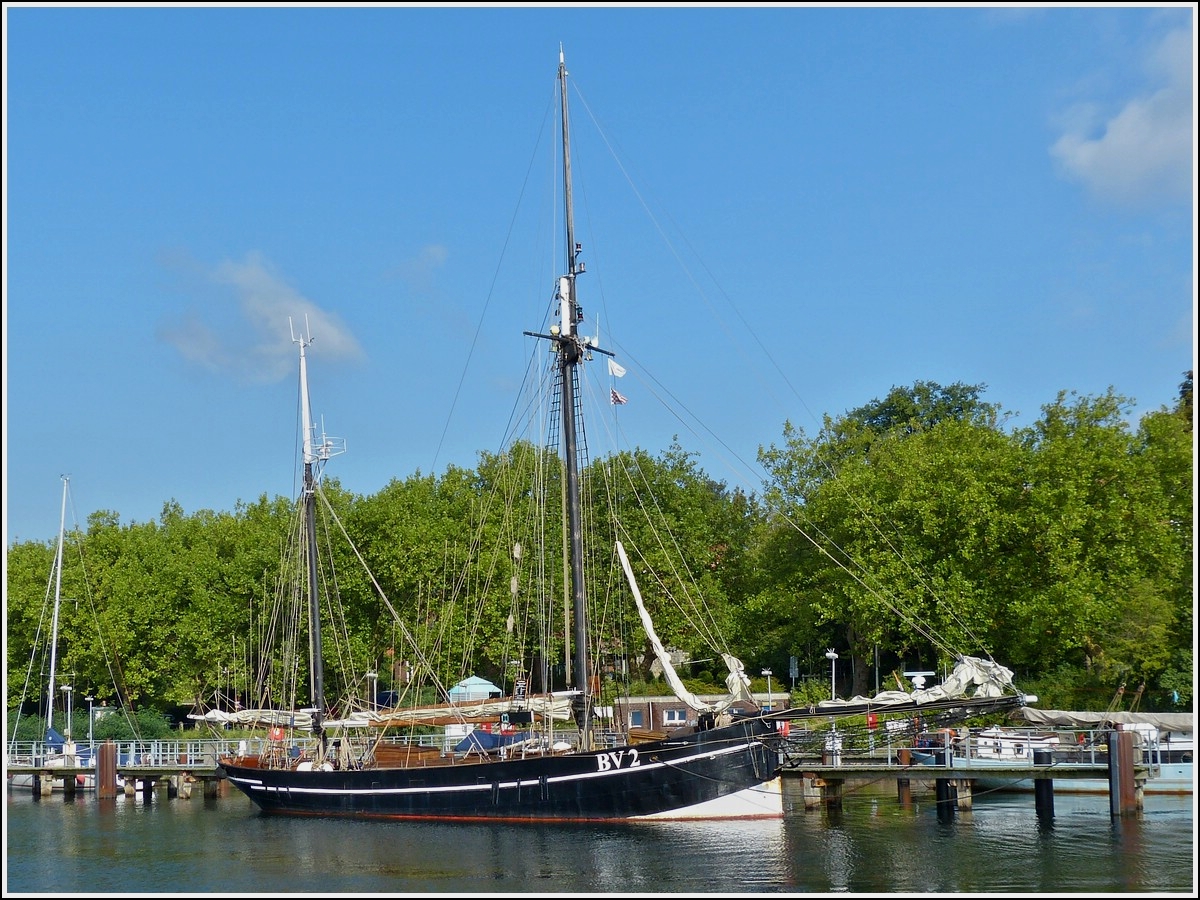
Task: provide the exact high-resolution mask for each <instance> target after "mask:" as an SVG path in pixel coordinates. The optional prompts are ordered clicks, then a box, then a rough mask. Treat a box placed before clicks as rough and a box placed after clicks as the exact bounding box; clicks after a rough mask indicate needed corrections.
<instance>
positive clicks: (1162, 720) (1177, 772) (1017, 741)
mask: <svg viewBox="0 0 1200 900" xmlns="http://www.w3.org/2000/svg"><path fill="white" fill-rule="evenodd" d="M1021 712H1022V714H1023V715H1024V716H1025V718H1026V719H1027V720H1029V721H1031V722H1037V723H1041V724H1042V725H1049V726H1052V727H1049V728H1047V727H1038V728H1022V727H1010V728H1005V727H999V726H992V727H990V728H985V729H976V730H971V731H969V732H966V733H963V732H954V733H952V734H950V735H938V736H934V735H930V736H928V737H927V739H926V740H925V741H924V743H926V744H927V746H925V747H919V749H916V750H914V759H915V760H916V761H917V762H919V763H921V764H924V765H928V766H933V767H938V766H941V767H947V758H946V745H947V744H948V745H949V748H950V758H949V765H948V767H949V768H956V769H964V770H965V769H970V770H972V772H973V777H974V781H975V789H976V790H977V791H1012V792H1022V793H1024V792H1033V791H1035V790H1036V785H1035V783H1034V779H1033V778H1032V777H1030V778H1023V777H1021V776H1020V775H1019V774H1014V772H1013V769H1014V768H1015V769H1020V768H1021V767H1023V766H1029V767H1032V766H1034V765H1041V764H1047V765H1051V766H1053V767H1054V790H1055V792H1060V793H1074V794H1107V793H1108V790H1109V784H1108V780H1107V779H1105V778H1098V777H1094V776H1089V777H1079V778H1071V777H1070V773H1071V769H1072V768H1080V767H1087V768H1089V769H1091V770H1093V771H1094V769H1095V767H1096V766H1107V765H1108V762H1109V753H1108V747H1109V741H1110V738H1111V736H1112V735H1113V734H1114V733H1116V732H1118V731H1131V732H1133V733H1134V735H1135V737H1134V750H1135V754H1136V761H1137V763H1138V764H1139V765H1144V766H1145V767H1146V774H1147V777H1146V780H1145V782H1144V784H1143V788H1142V789H1143V791H1144V792H1145V793H1147V794H1192V793H1194V790H1195V769H1194V750H1195V741H1194V735H1193V732H1192V716H1191V714H1190V713H1160V714H1155V713H1084V712H1064V711H1060V710H1037V709H1031V708H1029V707H1026V708H1023V709H1022V710H1021ZM1064 726H1069V727H1064ZM1035 754H1037V756H1036V758H1035ZM1042 754H1048V756H1045V755H1042ZM988 768H995V769H1003V770H1004V772H1003V773H1001V772H997V774H996V775H994V776H993V775H987V774H978V773H979V770H981V769H982V770H986V769H988Z"/></svg>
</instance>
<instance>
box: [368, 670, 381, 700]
mask: <svg viewBox="0 0 1200 900" xmlns="http://www.w3.org/2000/svg"><path fill="white" fill-rule="evenodd" d="M378 680H379V673H378V672H368V673H367V681H369V682H370V683H371V709H376V708H377V707H378V706H379V695H378V694H377V693H376V692H375V685H376V683H377V682H378Z"/></svg>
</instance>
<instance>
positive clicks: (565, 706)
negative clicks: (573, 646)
mask: <svg viewBox="0 0 1200 900" xmlns="http://www.w3.org/2000/svg"><path fill="white" fill-rule="evenodd" d="M577 693H578V692H577V691H555V692H554V693H553V694H549V695H534V696H531V697H526V698H525V699H523V700H520V701H517V700H513V698H511V697H496V698H494V699H490V700H477V701H476V700H464V701H462V702H459V703H451V704H448V705H444V706H420V707H414V708H412V709H381V710H379V711H378V712H354V713H351V714H350V716H349V717H348V719H347V721H346V723H345V724H355V723H360V724H364V725H367V724H369V725H374V726H382V727H386V726H389V725H411V724H420V723H421V722H424V721H427V720H429V719H431V718H455V719H458V720H460V721H463V722H470V721H471V720H472V719H493V718H496V717H498V716H501V715H503V714H505V713H512V712H532V713H536V714H537V715H539V716H542V717H543V718H547V719H557V720H558V721H562V722H565V721H567V720H568V719H570V718H571V698H572V697H574V696H575V695H576V694H577Z"/></svg>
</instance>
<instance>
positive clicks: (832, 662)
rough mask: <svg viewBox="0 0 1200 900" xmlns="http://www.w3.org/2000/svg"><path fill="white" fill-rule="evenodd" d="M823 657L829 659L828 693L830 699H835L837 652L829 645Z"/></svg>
mask: <svg viewBox="0 0 1200 900" xmlns="http://www.w3.org/2000/svg"><path fill="white" fill-rule="evenodd" d="M825 658H826V659H827V660H829V695H830V699H832V700H836V699H837V653H835V652H834V649H833V648H832V647H830V648H829V649H828V650H826V651H825Z"/></svg>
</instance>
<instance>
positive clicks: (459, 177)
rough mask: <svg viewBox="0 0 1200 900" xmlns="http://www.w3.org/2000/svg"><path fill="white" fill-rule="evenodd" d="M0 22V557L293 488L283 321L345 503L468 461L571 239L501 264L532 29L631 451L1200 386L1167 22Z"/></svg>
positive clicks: (537, 175)
mask: <svg viewBox="0 0 1200 900" xmlns="http://www.w3.org/2000/svg"><path fill="white" fill-rule="evenodd" d="M4 16H5V19H4V34H5V42H6V45H5V82H4V88H5V98H4V109H5V171H4V178H5V184H4V188H5V189H4V197H5V200H4V213H5V229H4V253H5V258H4V278H5V286H4V316H5V327H4V341H5V352H4V366H5V370H4V371H5V374H4V390H5V399H4V517H5V518H4V533H5V543H6V546H11V544H12V543H13V542H15V541H22V540H39V541H42V540H50V539H52V538H53V537H54V535H55V533H56V531H57V528H58V518H59V499H60V493H61V484H60V482H59V477H60V475H62V474H70V476H71V493H72V498H73V507H72V512H71V518H72V519H77V520H78V521H79V522H80V523H83V522H85V521H86V518H87V516H88V515H89V514H91V513H92V512H94V511H96V510H106V511H110V512H112V513H115V514H116V515H118V516H119V518H120V519H121V521H122V522H126V523H128V522H146V521H152V520H155V519H157V518H158V516H159V515H160V513H161V512H162V509H163V505H164V503H167V502H172V501H173V502H178V503H179V504H180V505H181V506H182V507H183V509H184V511H185V512H186V513H189V514H190V513H194V512H197V511H199V510H202V509H210V510H218V511H230V510H233V509H234V508H235V507H236V505H237V504H238V502H239V501H246V502H252V501H254V500H255V499H257V498H258V497H259V496H260V495H261V494H264V493H265V494H267V495H269V496H274V495H276V494H283V495H291V494H292V491H293V482H294V467H293V460H294V454H293V450H294V431H295V428H294V426H295V369H296V351H295V346H294V345H293V344H292V342H291V339H290V335H289V333H288V318H289V317H292V318H293V319H294V320H297V321H299V320H302V319H304V318H305V317H307V319H308V321H309V324H310V327H311V329H312V331H313V333H314V336H315V337H316V344H315V345H314V347H313V350H312V357H311V372H310V378H311V388H312V397H313V408H314V412H315V413H316V414H317V415H319V416H321V417H323V420H324V422H325V426H326V429H327V430H328V431H329V432H330V433H331V434H334V435H337V436H339V437H344V438H345V439H346V441H347V447H348V450H349V452H348V453H347V454H346V455H345V456H342V457H339V458H337V459H336V460H335V461H334V462H333V463H332V464H331V467H330V469H329V471H330V473H331V474H334V475H336V476H337V477H338V478H339V479H341V481H342V484H343V485H344V486H345V487H347V488H349V489H350V490H353V491H356V492H359V493H374V492H376V491H378V490H379V489H381V488H382V487H383V486H384V485H385V484H386V483H387V482H388V481H389V480H391V479H393V478H405V477H407V476H408V475H410V474H412V473H414V472H416V471H418V470H419V471H421V472H424V473H430V472H441V471H443V470H444V469H445V467H446V466H447V465H449V464H458V465H464V466H470V465H474V463H475V461H476V456H477V453H478V452H480V451H493V450H496V449H497V448H498V446H499V440H500V438H501V436H502V434H503V431H504V428H505V425H506V421H507V418H508V414H509V413H508V411H509V409H510V407H511V396H510V395H511V392H512V390H513V389H514V387H515V385H516V383H517V381H518V379H519V378H520V375H521V369H522V366H523V360H524V357H525V354H526V352H527V350H528V339H527V338H524V337H523V336H522V333H521V332H522V330H524V329H530V330H536V329H537V328H538V327H539V326H540V325H541V315H542V312H543V308H544V306H545V305H546V303H547V301H548V296H549V293H548V292H549V290H550V286H551V282H552V279H553V277H554V276H555V275H556V274H558V271H557V270H556V268H555V266H556V264H557V263H556V260H558V259H560V258H561V251H559V255H558V256H554V252H555V251H554V245H553V241H556V240H558V241H561V238H560V237H559V235H558V233H557V232H554V233H550V232H547V231H546V230H545V229H543V231H542V232H541V235H542V236H543V240H542V241H541V249H540V250H539V251H532V250H531V251H529V253H527V254H526V255H524V256H521V255H519V254H518V252H517V251H516V250H515V248H516V247H517V246H518V245H524V244H525V243H529V244H531V245H532V244H533V243H534V240H533V239H534V238H536V237H537V234H538V233H537V232H536V231H535V229H534V227H533V226H531V225H526V224H525V223H526V221H527V219H528V216H526V215H525V212H524V210H525V209H526V206H527V205H532V201H531V200H530V199H529V198H530V197H532V196H533V195H534V194H535V193H536V192H538V191H541V192H543V193H548V192H549V191H550V188H549V187H548V185H550V184H551V183H552V179H551V178H550V177H549V176H548V175H547V174H545V173H546V172H548V169H546V168H544V167H543V166H542V164H541V162H540V161H539V160H540V158H541V156H540V154H543V153H544V152H547V150H548V148H550V147H552V143H553V142H552V135H551V134H550V125H549V122H550V119H548V115H549V112H550V104H551V101H552V96H553V90H554V77H555V71H556V68H557V62H558V49H559V45H560V43H561V44H562V45H563V46H564V48H565V52H566V58H567V64H568V69H569V70H570V72H571V76H572V85H573V92H572V96H571V103H572V113H573V119H574V122H575V124H574V125H573V128H574V131H573V134H574V135H575V148H576V153H577V158H576V160H575V162H576V191H577V196H576V208H577V213H576V214H577V229H578V233H577V237H579V239H580V240H582V241H583V242H584V244H585V253H584V257H583V258H584V259H585V260H586V261H587V263H588V274H587V275H586V276H585V279H586V280H585V281H584V282H583V283H582V284H581V296H582V298H583V303H584V305H585V308H586V309H587V310H588V312H589V314H592V313H593V311H594V312H595V315H596V316H597V317H598V319H599V321H598V324H594V323H593V322H589V326H590V327H598V328H599V330H600V335H601V342H602V343H604V344H607V345H608V346H611V347H613V348H614V349H615V350H616V351H617V353H618V359H620V360H621V361H622V364H623V365H625V366H626V367H627V368H628V369H629V373H628V374H627V375H626V376H625V378H623V379H621V381H620V383H619V385H618V387H619V388H620V390H621V392H622V393H623V394H625V395H626V396H627V397H628V398H629V403H628V404H626V405H625V406H623V407H620V408H619V410H614V411H612V412H614V413H615V414H616V415H619V416H620V428H621V430H622V432H623V433H624V434H625V436H626V440H627V441H628V442H629V443H632V444H637V445H639V446H642V447H645V448H647V449H650V450H652V451H654V452H658V451H660V450H662V449H665V448H666V447H667V446H668V445H669V443H670V442H671V440H672V438H673V437H674V436H676V435H678V436H679V440H680V443H681V444H682V445H683V446H684V447H685V448H687V449H689V450H692V451H694V452H697V453H698V454H699V461H700V464H701V465H702V466H704V467H705V468H706V470H708V471H709V472H710V473H711V474H712V475H713V476H714V477H716V478H719V479H721V480H725V481H728V482H729V483H731V484H742V485H744V486H746V487H748V488H750V489H756V488H757V487H758V483H757V482H756V481H755V480H754V477H755V476H754V474H753V467H752V466H745V465H742V463H747V462H752V461H753V459H754V456H755V452H756V450H757V448H758V447H759V446H760V445H769V444H772V443H778V442H779V441H780V438H781V435H782V429H783V423H784V421H785V420H790V421H792V422H793V423H795V424H796V425H799V426H801V427H803V428H805V429H806V430H807V431H809V432H810V433H811V432H813V431H815V430H816V429H818V428H819V427H820V420H821V417H822V416H823V415H825V414H832V415H839V414H842V413H844V412H846V411H848V410H851V409H854V408H856V407H858V406H861V405H863V404H865V403H868V402H870V401H871V400H873V399H876V398H879V397H882V396H883V395H885V394H886V393H887V392H888V391H889V390H890V389H891V387H892V386H894V385H911V384H913V383H915V382H917V381H935V382H938V383H940V384H944V385H945V384H951V383H953V382H966V383H969V384H984V385H986V386H987V389H986V391H985V393H984V399H986V400H988V401H990V402H993V403H996V404H999V405H1000V406H1001V407H1003V408H1004V409H1005V410H1007V411H1009V412H1010V413H1012V414H1013V420H1012V422H1013V424H1014V425H1022V424H1029V423H1032V422H1033V421H1034V420H1035V419H1036V418H1037V416H1038V414H1039V412H1040V409H1041V407H1042V406H1043V405H1045V404H1048V403H1051V402H1053V401H1054V399H1055V397H1056V396H1057V395H1058V393H1059V392H1060V391H1074V392H1077V393H1079V394H1083V395H1097V394H1102V393H1104V392H1105V391H1106V390H1107V389H1108V388H1109V387H1110V386H1111V387H1112V388H1113V389H1114V390H1115V391H1116V392H1117V393H1119V394H1122V395H1124V396H1126V397H1129V398H1130V399H1131V400H1132V401H1133V402H1134V406H1135V409H1134V412H1133V416H1134V417H1135V418H1136V416H1137V415H1139V414H1140V413H1143V412H1145V411H1148V410H1153V409H1158V408H1160V407H1162V406H1166V405H1170V404H1172V403H1173V402H1174V400H1175V398H1176V395H1177V390H1178V386H1179V383H1180V382H1181V381H1182V378H1183V372H1184V371H1186V370H1187V369H1189V368H1192V367H1193V366H1194V362H1195V355H1196V354H1195V342H1194V338H1193V333H1194V332H1193V326H1194V317H1195V300H1196V288H1195V255H1194V250H1193V244H1194V239H1195V184H1194V180H1193V175H1192V173H1193V169H1194V165H1195V121H1194V91H1195V78H1196V55H1195V35H1194V29H1195V19H1194V10H1193V8H1192V7H1191V5H1190V4H1188V5H1175V6H1165V5H1164V6H1160V7H1149V6H1136V7H1131V8H1120V7H1112V6H1107V5H1105V6H1098V7H1093V8H1088V7H1079V6H1074V5H1072V6H1069V7H1062V8H1053V7H1045V8H1043V7H1008V8H995V9H990V8H986V7H970V6H968V7H957V8H945V7H936V8H922V7H895V8H879V7H862V8H854V7H832V8H820V7H814V8H809V7H773V8H768V7H759V8H746V7H741V6H739V7H736V8H720V7H703V6H700V7H690V8H684V7H664V8H651V7H625V8H618V7H609V8H586V7H570V6H565V7H560V8H545V7H529V8H517V7H511V8H510V7H490V8H468V7H442V8H409V7H403V6H400V7H357V8H355V7H345V6H338V7H329V8H321V7H293V8H279V7H264V8H253V7H250V8H234V7H211V8H210V7H161V8H147V7H141V6H137V7H128V8H121V7H108V8H81V7H45V6H33V7H25V6H22V5H20V4H10V5H6V6H5V8H4ZM593 123H595V125H594V124H593ZM596 126H598V127H596ZM589 129H590V132H591V133H593V134H595V135H596V136H589V137H586V138H585V134H589ZM601 135H602V136H603V137H602V138H601V137H600V136H601ZM605 142H607V144H606V143H605ZM614 151H615V155H616V157H617V159H619V160H620V163H619V167H618V165H617V164H616V160H615V159H614ZM547 158H548V157H547ZM534 186H536V187H534ZM647 211H649V212H650V213H652V215H653V218H648V217H647ZM522 252H524V251H522ZM535 252H537V253H540V254H541V255H540V256H535V255H534V253H535ZM668 393H669V395H670V396H671V397H672V398H673V399H674V400H675V401H677V402H678V404H680V405H681V406H682V407H683V408H685V409H686V410H687V411H688V415H690V416H695V418H696V421H698V422H702V423H703V426H702V428H701V429H698V430H696V431H693V430H692V426H690V425H688V426H686V427H685V426H684V425H683V424H681V420H677V419H673V418H670V417H669V416H667V415H665V414H664V413H663V412H662V411H661V410H660V409H659V408H658V407H657V405H656V402H655V401H656V399H657V398H658V397H661V396H665V395H666V394H668ZM704 429H708V430H711V433H712V434H716V435H721V436H722V441H721V442H718V443H712V444H709V443H706V442H707V441H711V440H712V439H711V438H710V437H709V436H708V435H709V431H706V430H704Z"/></svg>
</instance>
